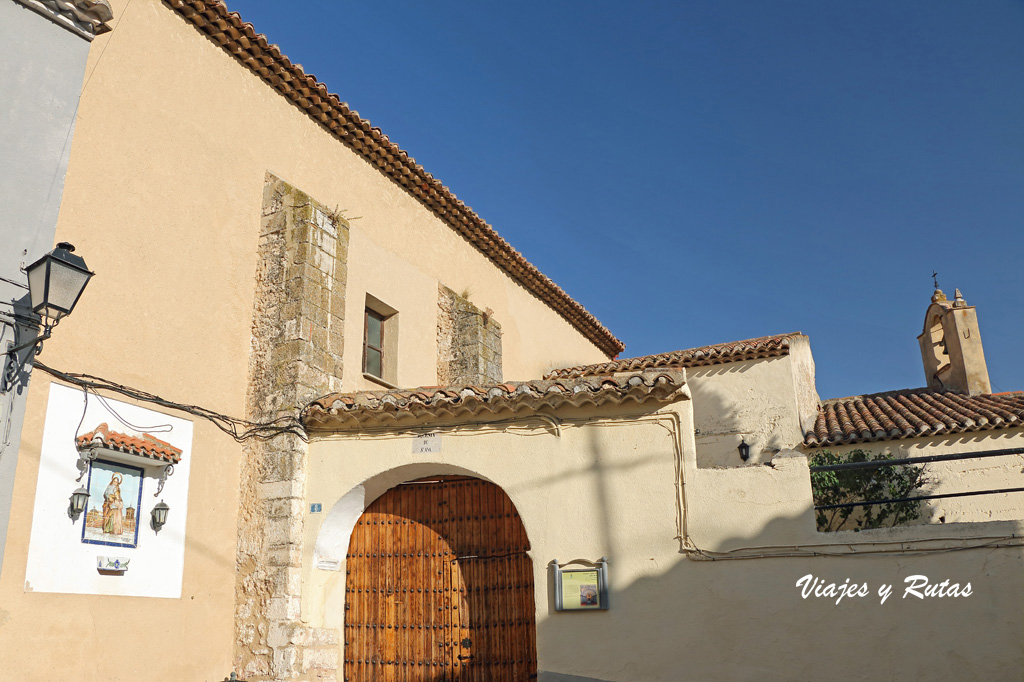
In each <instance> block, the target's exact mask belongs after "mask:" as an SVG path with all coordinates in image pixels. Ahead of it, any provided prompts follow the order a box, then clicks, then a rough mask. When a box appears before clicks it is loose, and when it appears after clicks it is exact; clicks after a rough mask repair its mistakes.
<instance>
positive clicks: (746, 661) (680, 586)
mask: <svg viewBox="0 0 1024 682" xmlns="http://www.w3.org/2000/svg"><path fill="white" fill-rule="evenodd" d="M799 522H800V520H799V519H798V518H790V517H780V518H777V519H773V520H772V521H770V522H769V523H768V524H767V525H766V526H765V527H764V528H763V530H762V532H761V533H759V534H757V535H756V536H754V537H744V538H742V544H744V545H747V546H757V545H770V544H772V543H774V542H776V538H778V537H779V535H780V531H781V532H782V533H785V532H787V528H792V527H793V525H794V524H796V523H799ZM861 539H863V537H862V538H861ZM728 542H729V543H730V544H732V543H734V539H730V540H729V541H728ZM670 546H671V542H670V541H668V540H666V542H665V546H664V547H660V548H657V553H655V551H654V550H652V552H651V554H652V556H650V557H645V556H634V557H621V556H619V557H616V556H612V557H610V558H611V564H610V567H609V574H610V579H611V585H612V592H611V598H610V604H611V609H610V610H609V611H605V612H594V611H590V612H560V613H549V614H548V615H547V617H545V618H543V619H542V620H541V622H540V623H539V624H538V631H537V641H538V647H539V649H540V651H539V654H540V655H539V658H540V661H541V666H542V670H541V674H540V680H541V682H591V681H602V682H603V681H608V682H640V681H654V680H658V681H665V682H669V681H675V680H680V679H699V680H722V681H723V682H726V681H727V682H734V681H736V680H751V681H754V680H756V681H758V682H763V681H765V680H779V681H780V682H781V681H787V682H788V681H791V680H819V679H842V680H853V679H857V680H875V679H886V680H909V679H972V680H981V679H986V680H1011V679H1012V680H1016V679H1019V677H1020V670H1021V669H1022V668H1024V650H1022V647H1021V642H1022V641H1024V616H1022V614H1024V550H1022V549H1019V548H1017V549H981V550H971V551H960V552H948V553H934V554H929V555H924V556H907V555H895V554H881V555H866V556H844V557H829V556H819V557H810V558H805V557H800V558H762V559H750V560H716V561H695V560H689V559H686V558H684V557H681V556H679V555H676V556H674V557H671V558H666V557H669V554H668V551H667V550H668V549H669V548H670ZM663 561H664V562H671V565H667V566H664V565H661V564H662V562H663ZM647 562H650V570H649V571H644V572H645V573H647V574H646V575H644V576H642V577H640V578H638V579H636V580H633V581H632V582H631V583H629V584H627V585H622V584H621V583H620V582H618V581H617V580H616V575H615V571H616V564H620V565H622V564H624V563H634V564H635V563H640V564H645V563H647ZM806 575H811V576H813V577H814V578H818V579H820V580H821V581H823V582H824V583H826V584H827V583H837V584H839V585H842V584H845V583H846V581H849V583H850V584H853V583H857V584H866V585H867V596H863V597H854V598H846V599H839V600H838V603H837V599H836V598H835V597H831V598H826V597H814V596H808V597H807V598H803V597H802V596H801V589H800V588H799V587H797V581H798V580H800V578H801V577H803V576H806ZM915 575H916V576H925V577H926V578H927V580H928V581H929V583H930V584H931V583H940V582H942V581H944V580H949V581H950V582H951V583H959V584H960V585H961V586H964V585H965V584H966V583H968V582H969V583H971V587H972V594H971V595H970V596H969V597H959V598H957V597H946V598H925V599H918V598H916V597H915V596H913V595H907V596H904V589H905V587H906V586H907V585H906V584H905V583H904V580H905V579H906V578H908V577H909V576H915ZM812 579H813V578H812ZM884 585H891V586H892V592H891V596H889V598H888V599H886V600H885V601H884V603H883V602H882V601H881V597H880V596H879V589H880V588H882V587H883V586H884ZM538 589H543V588H542V587H541V586H539V585H538Z"/></svg>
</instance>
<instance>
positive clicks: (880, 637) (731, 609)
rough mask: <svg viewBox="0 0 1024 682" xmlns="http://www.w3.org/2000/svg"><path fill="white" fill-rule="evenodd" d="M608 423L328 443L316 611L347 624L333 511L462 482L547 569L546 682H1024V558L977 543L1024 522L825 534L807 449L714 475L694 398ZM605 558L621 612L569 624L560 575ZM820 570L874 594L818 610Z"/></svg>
mask: <svg viewBox="0 0 1024 682" xmlns="http://www.w3.org/2000/svg"><path fill="white" fill-rule="evenodd" d="M633 412H634V414H639V413H640V412H642V410H634V411H633ZM672 413H674V414H675V415H676V416H672ZM591 414H592V416H599V415H598V413H595V412H591ZM602 414H603V416H605V417H608V418H607V419H606V420H596V421H593V422H590V423H569V422H567V423H563V424H562V425H561V429H560V432H559V433H556V432H555V431H554V430H553V429H551V427H550V425H548V424H546V423H543V422H537V423H535V424H531V423H530V422H529V421H524V422H522V423H521V424H520V425H519V426H517V427H516V428H508V427H502V428H496V427H471V428H465V427H464V428H461V429H460V428H456V429H454V430H450V429H445V428H439V429H437V430H438V431H439V432H440V433H441V439H442V440H441V442H442V446H441V451H440V452H439V453H437V454H434V455H430V456H425V455H418V456H414V455H412V453H411V440H412V435H413V434H411V433H397V432H395V433H390V434H378V435H370V434H362V435H336V436H331V437H326V438H323V439H321V440H317V441H315V442H314V443H313V444H312V446H311V451H310V470H311V479H312V481H313V483H312V484H311V486H310V489H309V494H310V497H309V501H311V502H321V503H322V504H323V505H324V513H323V514H322V515H320V514H313V515H307V517H306V526H305V533H306V536H307V541H306V556H304V561H303V565H304V569H303V575H302V580H303V597H302V614H303V618H304V619H307V620H308V622H310V623H311V624H313V625H318V626H327V627H339V626H340V625H341V623H342V619H343V613H344V576H345V573H344V564H343V563H342V564H340V565H338V566H337V567H336V568H337V569H339V570H322V569H318V568H315V566H314V561H313V547H314V545H315V542H316V540H317V538H318V537H323V535H325V534H327V533H329V532H330V531H331V528H330V523H328V522H327V519H329V518H330V516H331V514H330V511H331V508H332V505H333V504H334V503H335V502H337V501H338V500H341V499H342V498H343V497H344V496H345V495H346V494H347V493H350V492H351V491H353V490H357V491H358V487H359V486H360V485H362V486H363V494H365V502H366V503H369V501H371V500H372V499H373V498H375V497H376V496H378V495H379V494H381V493H382V492H383V491H384V490H386V489H387V488H388V487H390V486H392V485H395V484H397V483H398V482H400V481H402V480H410V479H414V478H417V477H420V476H424V475H429V474H440V473H453V472H460V473H469V474H475V475H477V476H480V477H482V478H486V479H488V480H491V481H493V482H495V483H497V484H498V485H501V486H502V487H503V488H504V489H505V491H506V492H507V493H508V494H509V496H510V497H511V498H512V500H513V502H514V503H515V504H516V507H517V509H518V511H519V512H520V514H521V516H522V519H523V523H524V525H525V527H526V530H527V533H528V535H529V538H530V541H531V545H532V549H531V552H530V554H531V556H532V558H533V562H534V577H535V586H536V616H537V641H538V657H539V669H540V671H541V678H540V679H541V680H545V679H546V680H549V681H552V682H555V681H561V680H574V682H579V681H580V680H612V681H615V682H635V681H638V680H640V681H653V680H661V681H669V680H678V679H688V678H693V679H708V680H729V681H731V680H766V679H767V680H780V681H782V680H814V679H865V680H867V679H999V680H1010V679H1016V678H1017V676H1019V671H1020V669H1021V666H1022V664H1024V651H1022V648H1021V642H1022V641H1024V616H1022V615H1021V614H1022V613H1024V597H1022V596H1021V595H1022V594H1024V590H1022V588H1024V572H1022V569H1024V550H1022V549H1021V548H1019V547H1016V548H998V547H992V546H990V547H987V548H981V549H964V548H967V547H971V546H976V545H979V544H982V543H984V542H988V543H993V544H994V545H998V544H1000V543H1012V542H1014V541H1015V540H1014V538H1013V537H1012V536H1013V535H1014V534H1017V536H1018V537H1019V534H1020V533H1021V531H1022V530H1024V529H1022V525H1021V524H1020V523H1019V522H989V523H974V524H968V523H946V524H943V525H934V526H927V527H923V526H919V527H912V528H900V529H893V530H881V531H870V532H863V533H841V534H828V535H825V534H819V533H817V532H816V531H815V529H814V519H813V513H812V510H811V506H812V503H811V497H810V479H809V473H808V470H807V464H806V460H805V458H804V457H803V456H801V455H799V454H789V455H783V456H781V457H778V458H776V459H775V461H774V462H773V466H751V467H739V468H732V469H707V468H701V467H698V466H697V450H696V448H695V445H694V441H693V439H692V438H691V437H689V436H688V435H687V434H688V433H690V431H689V427H690V425H691V424H692V421H691V402H689V401H681V402H678V403H675V405H674V406H673V407H671V408H667V409H665V410H662V411H661V412H659V413H657V414H653V415H652V414H644V415H643V416H642V418H640V419H623V418H622V417H623V416H624V415H623V413H622V411H621V410H620V411H619V413H618V414H617V415H616V414H614V413H611V412H603V413H602ZM677 418H678V424H679V425H680V426H681V427H682V430H681V431H680V432H676V431H675V430H674V429H675V428H676V427H675V426H674V425H675V424H676V419H677ZM679 433H681V434H682V436H681V437H680V438H678V440H677V435H678V434H679ZM680 469H681V471H682V474H681V478H680V477H679V476H678V474H677V472H678V471H679V470H680ZM680 483H683V484H685V485H680ZM683 491H685V492H683ZM349 501H351V497H350V498H349ZM680 504H682V505H684V506H685V511H684V523H683V524H682V525H683V526H684V527H685V528H684V532H685V533H686V535H687V543H686V550H685V551H684V550H682V549H681V543H680V540H679V538H678V535H679V532H680V526H679V524H678V522H677V516H676V514H677V512H678V511H679V506H678V505H680ZM307 508H308V507H307ZM570 520H571V522H570ZM979 538H986V539H984V540H980V539H979ZM698 549H699V550H700V552H698V551H697V550H698ZM961 549H962V550H963V551H950V550H961ZM922 550H928V551H922ZM769 555H771V557H770V558H769ZM601 556H607V557H608V558H609V560H610V568H609V573H610V575H609V577H610V581H611V609H610V610H609V611H607V612H590V613H582V614H571V613H555V612H553V610H552V608H551V607H550V605H549V602H548V595H549V585H548V573H547V564H548V562H549V561H551V560H552V559H560V560H562V561H565V560H567V559H571V558H578V557H583V558H588V559H597V558H599V557H601ZM733 556H735V557H738V558H742V559H743V560H732V559H731V558H730V557H733ZM712 559H714V560H712ZM807 574H813V575H815V576H817V577H820V578H823V579H824V580H825V581H826V582H837V583H840V584H842V583H843V582H844V581H845V580H847V579H849V580H850V581H851V582H855V583H867V584H868V585H869V588H870V595H869V596H868V597H863V598H857V599H847V600H844V601H842V602H841V603H839V604H838V605H837V604H836V603H835V600H834V599H831V600H830V599H824V598H813V597H811V598H808V599H803V598H801V594H800V590H799V589H798V588H797V587H796V583H797V581H798V580H799V579H800V578H801V577H802V576H804V575H807ZM912 575H925V576H927V577H928V578H929V579H930V580H931V581H932V582H933V583H938V582H941V581H943V580H947V579H948V580H950V581H951V582H957V583H960V584H961V585H962V586H963V585H966V583H967V582H970V583H971V585H972V591H973V593H972V595H971V596H970V597H961V598H944V599H937V598H933V599H925V600H919V599H916V598H914V597H913V596H909V597H907V598H904V597H903V593H904V588H905V584H904V580H905V579H906V578H908V577H909V576H912ZM883 584H890V585H892V586H893V592H892V595H891V596H890V597H889V599H887V600H886V601H885V603H881V602H880V597H879V596H878V594H877V590H878V589H879V587H881V586H882V585H883ZM982 624H984V627H982ZM869 652H870V653H869ZM565 676H574V677H565Z"/></svg>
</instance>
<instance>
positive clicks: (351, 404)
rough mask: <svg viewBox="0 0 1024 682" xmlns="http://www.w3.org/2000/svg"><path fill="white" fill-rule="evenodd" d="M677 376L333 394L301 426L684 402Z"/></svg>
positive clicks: (682, 381)
mask: <svg viewBox="0 0 1024 682" xmlns="http://www.w3.org/2000/svg"><path fill="white" fill-rule="evenodd" d="M688 397H689V394H688V392H687V391H686V380H685V377H684V375H683V373H682V372H680V371H678V370H676V371H673V370H657V371H649V372H638V373H633V374H618V375H615V376H612V377H588V378H577V379H563V380H553V381H548V380H537V381H519V382H511V383H505V384H497V385H494V386H426V387H423V388H416V389H412V390H397V391H365V392H361V393H334V394H331V395H327V396H324V397H323V398H319V399H318V400H315V401H313V402H312V403H310V404H309V405H308V406H307V407H306V408H305V410H303V413H302V422H303V424H304V425H305V426H306V428H308V429H311V430H336V431H341V430H346V429H359V428H362V427H367V426H385V427H387V426H401V425H402V424H403V423H406V424H410V423H413V422H416V421H420V420H423V419H433V420H439V419H464V418H467V417H472V416H477V415H492V414H493V415H498V414H507V413H509V412H513V413H515V412H519V411H524V410H526V411H535V410H538V409H541V408H549V409H556V410H557V409H559V408H563V407H583V406H598V405H608V404H611V405H621V404H624V403H628V402H636V403H642V402H646V401H649V400H654V401H661V402H668V401H671V400H676V399H679V398H688Z"/></svg>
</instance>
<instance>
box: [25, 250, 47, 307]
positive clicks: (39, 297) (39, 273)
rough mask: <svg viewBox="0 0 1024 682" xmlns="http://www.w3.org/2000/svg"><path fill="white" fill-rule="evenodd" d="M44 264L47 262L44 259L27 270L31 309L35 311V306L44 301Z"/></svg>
mask: <svg viewBox="0 0 1024 682" xmlns="http://www.w3.org/2000/svg"><path fill="white" fill-rule="evenodd" d="M46 266H47V262H46V261H45V260H44V261H43V262H41V263H39V264H35V267H30V268H29V270H28V293H29V297H30V298H31V299H32V310H35V311H36V312H38V310H37V308H39V306H41V305H42V304H43V303H45V302H46V270H47V267H46Z"/></svg>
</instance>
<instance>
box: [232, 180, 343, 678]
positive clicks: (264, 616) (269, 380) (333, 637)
mask: <svg viewBox="0 0 1024 682" xmlns="http://www.w3.org/2000/svg"><path fill="white" fill-rule="evenodd" d="M348 238H349V228H348V224H347V223H346V222H345V221H344V220H342V219H341V218H340V217H339V216H337V215H333V214H332V213H331V212H330V211H329V210H328V209H326V207H324V206H321V205H319V204H317V203H316V202H315V201H314V200H313V199H311V198H310V197H309V196H308V195H306V194H304V193H303V192H301V191H299V190H297V189H296V188H294V187H291V186H290V185H288V184H287V183H286V182H284V181H283V180H280V179H278V178H276V177H274V176H273V175H271V174H269V173H268V174H267V178H266V183H265V185H264V194H263V213H262V223H261V230H260V237H259V253H258V267H257V273H256V300H255V311H254V315H253V329H252V353H251V357H250V385H249V395H248V408H249V413H250V416H251V418H253V419H254V420H260V421H267V420H270V419H275V418H278V417H283V416H285V415H294V414H296V412H297V411H298V410H299V409H300V408H301V407H302V406H303V405H305V404H306V403H307V402H309V401H310V400H312V399H313V398H316V397H318V396H321V395H324V394H325V393H328V392H330V391H334V390H339V389H340V388H341V378H342V368H343V365H342V352H343V350H344V348H343V334H342V331H343V325H344V307H345V287H346V280H347V263H348ZM306 457H307V444H306V443H305V442H303V441H302V440H301V439H299V438H297V437H295V436H290V435H289V436H279V437H277V438H274V439H272V440H269V441H257V442H250V443H248V444H247V445H246V446H245V457H244V459H243V464H242V472H241V491H240V492H241V500H240V514H239V529H238V550H237V555H236V563H237V572H236V585H235V597H236V599H235V603H236V613H235V616H236V617H235V635H236V653H235V669H236V670H238V671H239V672H240V673H241V675H240V676H241V677H242V678H243V679H246V680H250V681H257V680H297V681H304V680H318V681H324V682H332V681H333V680H335V679H336V670H337V667H338V633H337V631H336V630H321V629H318V628H310V627H307V626H306V625H305V624H304V623H303V622H302V621H301V619H300V616H299V603H300V598H301V594H300V591H301V590H300V588H301V580H300V561H301V556H302V523H303V511H304V509H303V506H304V502H303V500H304V494H305V475H306V474H305V472H306Z"/></svg>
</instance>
